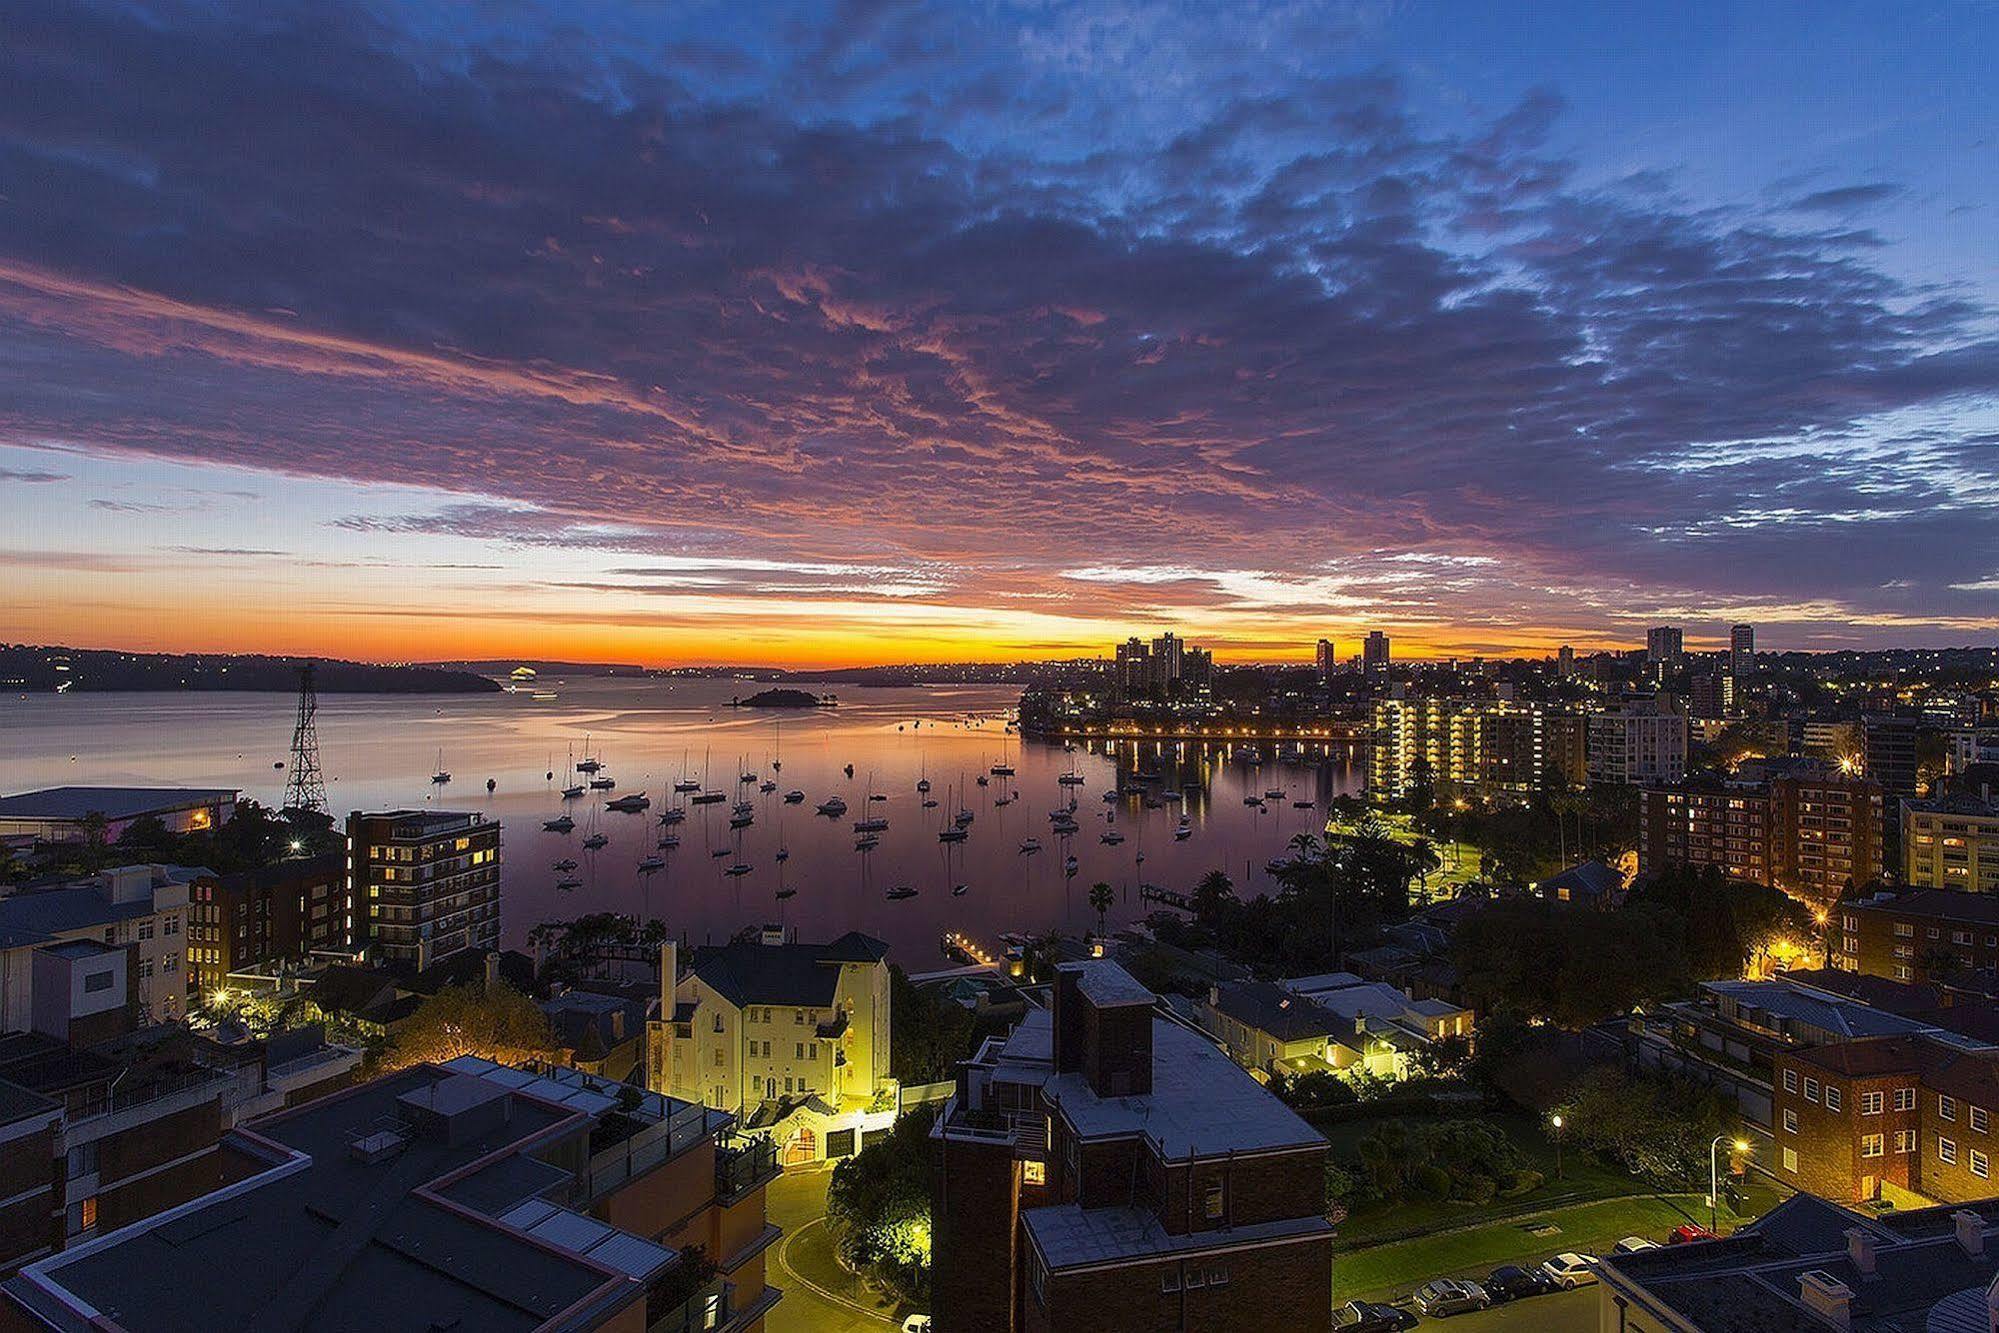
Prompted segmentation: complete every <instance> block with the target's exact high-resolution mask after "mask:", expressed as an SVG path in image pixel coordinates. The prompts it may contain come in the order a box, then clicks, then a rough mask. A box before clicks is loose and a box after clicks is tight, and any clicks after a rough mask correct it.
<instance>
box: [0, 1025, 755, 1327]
mask: <svg viewBox="0 0 1999 1333" xmlns="http://www.w3.org/2000/svg"><path fill="white" fill-rule="evenodd" d="M565 1072H566V1071H565ZM649 1100H650V1101H653V1102H658V1103H660V1104H661V1106H660V1108H659V1109H662V1110H664V1111H667V1112H669V1113H671V1112H673V1111H675V1110H676V1109H682V1110H684V1109H693V1110H698V1108H686V1107H684V1106H683V1105H682V1104H678V1103H671V1102H670V1101H669V1100H668V1099H664V1098H657V1097H654V1098H651V1099H649ZM616 1104H617V1101H616V1098H615V1097H612V1096H609V1095H607V1094H605V1093H602V1092H598V1091H595V1090H593V1089H591V1088H590V1087H589V1086H588V1084H587V1083H585V1082H583V1081H581V1080H580V1079H578V1078H574V1077H568V1078H563V1077H553V1076H545V1075H537V1074H535V1073H533V1072H531V1071H526V1070H508V1069H502V1068H501V1067H499V1066H496V1065H492V1064H491V1063H490V1062H487V1061H482V1060H466V1061H454V1062H453V1064H452V1065H451V1066H450V1067H444V1068H440V1067H435V1066H419V1067H417V1068H414V1069H409V1070H404V1071H402V1072H400V1073H396V1074H392V1075H388V1076H386V1077H383V1078H379V1079H375V1080H373V1081H371V1082H368V1083H365V1084H361V1085H359V1086H357V1087H355V1088H353V1089H350V1090H348V1091H346V1092H343V1093H337V1094H334V1095H333V1096H330V1097H325V1098H322V1099H320V1100H318V1101H314V1102H310V1103H307V1104H306V1105H304V1106H301V1107H298V1108H295V1109H293V1110H290V1111H284V1112H280V1113H279V1114H277V1115H275V1116H272V1117H269V1118H267V1119H264V1120H260V1121H258V1122H256V1124H255V1127H254V1130H238V1131H237V1132H236V1133H235V1134H234V1135H232V1137H231V1139H230V1143H231V1144H232V1145H233V1146H235V1147H236V1148H238V1149H239V1150H241V1151H242V1152H244V1153H245V1154H247V1155H251V1156H254V1157H256V1158H257V1159H258V1160H259V1161H260V1162H261V1163H262V1165H263V1167H264V1169H263V1170H262V1171H261V1172H260V1173H259V1174H257V1175H254V1176H252V1177H250V1178H248V1179H246V1180H243V1181H241V1182H239V1183H238V1184H235V1185H232V1186H229V1187H227V1188H225V1189H223V1190H220V1191H217V1192H216V1193H214V1194H210V1195H208V1196H206V1197H204V1198H202V1199H200V1200H197V1201H195V1202H194V1203H192V1204H189V1205H186V1206H184V1207H181V1208H176V1209H172V1210H169V1211H168V1212H166V1213H163V1214H161V1215H159V1216H157V1217H154V1218H151V1219H148V1220H147V1221H145V1222H142V1223H139V1224H138V1225H136V1226H133V1227H128V1228H125V1229H123V1230H120V1231H116V1232H113V1233H111V1234H110V1235H108V1236H106V1237H103V1238H101V1239H100V1240H99V1241H97V1242H95V1243H91V1244H86V1245H83V1246H80V1247H77V1248H76V1249H73V1250H71V1251H68V1252H65V1253H63V1254H60V1255H56V1256H54V1257H52V1258H50V1259H47V1260H43V1261H42V1262H40V1263H37V1264H34V1265H31V1266H30V1267H29V1268H27V1269H24V1270H23V1271H22V1274H21V1276H20V1277H19V1278H17V1279H15V1280H14V1281H13V1282H11V1283H9V1284H8V1290H9V1291H10V1293H12V1294H13V1295H14V1296H15V1297H16V1298H17V1299H19V1300H21V1301H22V1302H23V1303H24V1304H27V1305H29V1306H30V1307H31V1308H33V1309H35V1310H36V1311H37V1312H38V1313H39V1314H40V1315H41V1316H42V1317H43V1319H44V1320H45V1321H46V1322H48V1323H49V1324H50V1325H52V1326H53V1327H55V1328H59V1329H64V1330H70V1329H75V1330H83V1329H86V1328H93V1327H104V1326H106V1325H105V1324H104V1323H102V1322H98V1321H97V1316H101V1317H102V1319H103V1320H108V1321H111V1322H112V1323H114V1324H116V1325H117V1326H121V1327H124V1328H129V1329H134V1330H145V1331H146V1333H156V1331H157V1333H180V1331H181V1330H186V1333H195V1330H210V1329H217V1328H251V1327H254V1328H258V1329H268V1330H312V1331H313V1333H319V1331H320V1330H328V1331H338V1333H380V1330H382V1329H384V1328H387V1327H412V1328H426V1327H427V1328H433V1329H442V1328H457V1329H467V1330H469V1329H480V1330H500V1331H501V1333H504V1331H506V1330H521V1331H522V1333H525V1330H529V1329H586V1328H593V1327H596V1326H597V1324H598V1323H599V1321H601V1320H602V1319H603V1318H604V1317H605V1316H606V1315H608V1314H609V1313H611V1312H613V1311H615V1310H617V1309H620V1308H622V1307H624V1306H625V1305H628V1304H630V1303H632V1302H634V1301H637V1300H640V1299H642V1298H643V1296H644V1293H645V1290H646V1288H647V1286H648V1284H649V1283H650V1282H651V1281H652V1280H654V1279H655V1278H656V1277H658V1276H659V1275H660V1274H662V1273H664V1272H665V1271H666V1270H667V1269H668V1268H669V1267H670V1266H671V1265H672V1264H673V1263H675V1262H676V1256H675V1254H674V1252H672V1251H670V1250H667V1249H664V1248H662V1247H660V1246H658V1245H654V1244H652V1243H651V1242H649V1241H646V1240H644V1239H642V1238H640V1237H638V1236H634V1235H630V1234H628V1233H625V1232H621V1231H617V1230H615V1229H613V1228H611V1227H609V1226H606V1225H604V1224H603V1223H601V1222H598V1221H596V1220H594V1219H592V1218H589V1217H585V1216H583V1215H581V1214H579V1213H575V1212H572V1211H570V1210H569V1209H568V1208H567V1207H565V1206H563V1205H564V1204H565V1203H567V1202H568V1200H569V1196H570V1195H571V1193H572V1192H573V1191H574V1189H575V1188H576V1184H577V1179H578V1178H577V1176H576V1175H575V1174H573V1173H572V1171H571V1170H569V1169H565V1168H563V1167H561V1166H557V1165H554V1164H552V1163H550V1162H546V1161H542V1160H539V1159H538V1158H537V1157H536V1156H535V1154H536V1153H537V1152H538V1151H543V1150H546V1149H549V1148H550V1147H556V1146H559V1145H561V1144H565V1143H569V1142H574V1141H575V1136H577V1135H587V1133H588V1131H589V1130H590V1128H591V1126H592V1125H593V1123H594V1122H595V1121H596V1120H597V1119H598V1118H599V1117H600V1116H601V1115H602V1114H604V1113H605V1112H606V1111H607V1110H610V1109H611V1108H613V1107H615V1106H616ZM722 1119H723V1121H724V1123H726V1118H725V1117H724V1118H722ZM703 1123H704V1124H705V1122H703ZM697 1128H699V1127H698V1126H697ZM252 1254H254V1255H255V1256H256V1261H255V1262H253V1263H246V1262H245V1256H246V1255H252Z"/></svg>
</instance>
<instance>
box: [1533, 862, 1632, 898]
mask: <svg viewBox="0 0 1999 1333" xmlns="http://www.w3.org/2000/svg"><path fill="white" fill-rule="evenodd" d="M1534 887H1535V889H1536V890H1538V891H1539V892H1541V893H1542V894H1545V895H1547V896H1548V897H1551V898H1552V897H1554V896H1555V895H1556V894H1557V893H1559V892H1560V891H1561V890H1563V889H1567V890H1568V891H1569V896H1570V897H1571V898H1572V899H1573V898H1602V897H1606V896H1608V895H1610V894H1613V893H1619V892H1622V891H1623V889H1624V876H1623V875H1622V874H1620V873H1619V872H1617V871H1615V870H1613V869H1611V868H1610V867H1609V866H1607V865H1605V864H1604V863H1603V862H1601V861H1581V862H1578V863H1577V864H1575V865H1572V866H1570V867H1569V868H1568V869H1567V870H1564V871H1562V872H1561V873H1560V874H1558V875H1550V876H1549V877H1548V878H1547V879H1544V880H1542V881H1541V882H1540V883H1539V884H1536V885H1535V886H1534Z"/></svg>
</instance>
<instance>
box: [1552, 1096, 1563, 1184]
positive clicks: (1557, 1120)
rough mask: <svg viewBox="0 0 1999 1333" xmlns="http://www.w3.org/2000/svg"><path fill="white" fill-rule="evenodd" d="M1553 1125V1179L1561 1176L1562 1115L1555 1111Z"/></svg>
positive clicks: (1558, 1178)
mask: <svg viewBox="0 0 1999 1333" xmlns="http://www.w3.org/2000/svg"><path fill="white" fill-rule="evenodd" d="M1552 1123H1553V1124H1554V1126H1555V1179H1557V1180H1560V1179H1561V1178H1562V1115H1561V1112H1559V1111H1557V1112H1556V1113H1555V1115H1554V1116H1553V1117H1552Z"/></svg>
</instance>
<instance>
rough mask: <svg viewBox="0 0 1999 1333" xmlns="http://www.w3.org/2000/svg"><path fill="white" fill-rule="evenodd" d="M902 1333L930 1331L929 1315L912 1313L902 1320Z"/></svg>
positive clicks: (927, 1332)
mask: <svg viewBox="0 0 1999 1333" xmlns="http://www.w3.org/2000/svg"><path fill="white" fill-rule="evenodd" d="M902 1333H930V1316H929V1315H927V1314H913V1315H911V1316H910V1317H909V1318H907V1319H905V1320H903V1321H902Z"/></svg>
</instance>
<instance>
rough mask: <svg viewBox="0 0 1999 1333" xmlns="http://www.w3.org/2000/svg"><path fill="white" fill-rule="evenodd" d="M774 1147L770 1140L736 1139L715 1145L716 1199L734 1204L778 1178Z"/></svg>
mask: <svg viewBox="0 0 1999 1333" xmlns="http://www.w3.org/2000/svg"><path fill="white" fill-rule="evenodd" d="M777 1172H778V1166H777V1145H776V1144H774V1143H772V1142H771V1141H770V1140H769V1139H738V1140H736V1141H735V1142H733V1143H718V1144H716V1145H715V1197H716V1198H718V1199H720V1200H721V1201H722V1202H724V1203H729V1202H733V1201H734V1200H735V1199H738V1198H740V1197H741V1196H742V1195H744V1194H747V1193H748V1192H749V1191H751V1190H753V1189H755V1188H756V1187H757V1186H759V1185H764V1184H768V1183H769V1182H770V1181H772V1180H775V1179H777Z"/></svg>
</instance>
